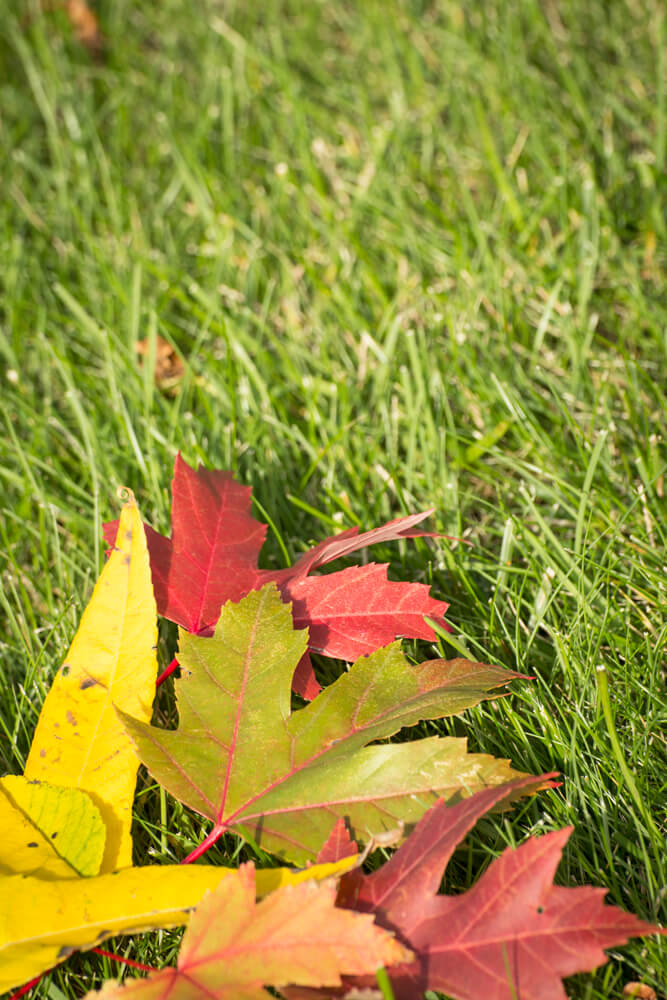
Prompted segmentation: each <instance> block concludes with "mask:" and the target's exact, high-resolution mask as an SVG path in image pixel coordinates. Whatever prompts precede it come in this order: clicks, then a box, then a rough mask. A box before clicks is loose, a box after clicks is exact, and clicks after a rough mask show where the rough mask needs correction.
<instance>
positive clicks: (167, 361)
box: [134, 334, 185, 393]
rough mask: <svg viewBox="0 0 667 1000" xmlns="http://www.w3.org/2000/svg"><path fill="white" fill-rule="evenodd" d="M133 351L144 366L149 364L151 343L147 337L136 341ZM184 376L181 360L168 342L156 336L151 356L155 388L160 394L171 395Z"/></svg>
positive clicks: (183, 365) (183, 366)
mask: <svg viewBox="0 0 667 1000" xmlns="http://www.w3.org/2000/svg"><path fill="white" fill-rule="evenodd" d="M134 349H135V351H136V352H137V354H138V355H139V357H140V358H141V359H142V361H143V363H144V364H146V363H150V357H151V341H150V339H149V338H148V337H147V338H146V339H145V340H138V341H137V342H136V344H135V345H134ZM184 375H185V364H184V362H183V359H182V358H181V357H180V355H178V354H177V353H176V351H175V350H174V348H173V347H172V346H171V344H170V343H169V341H168V340H165V339H164V337H161V336H160V335H159V334H158V335H157V337H156V338H155V348H154V355H153V378H154V380H155V384H156V386H157V387H158V389H160V390H161V391H162V392H166V393H172V392H173V391H174V390H175V389H176V388H177V387H178V386H179V384H180V382H181V380H182V378H183V376H184Z"/></svg>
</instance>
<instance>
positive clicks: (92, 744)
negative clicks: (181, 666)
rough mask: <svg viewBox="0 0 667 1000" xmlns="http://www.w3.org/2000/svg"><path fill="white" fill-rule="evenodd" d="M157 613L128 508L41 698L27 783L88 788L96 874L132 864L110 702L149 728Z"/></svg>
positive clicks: (126, 777) (120, 736)
mask: <svg viewBox="0 0 667 1000" xmlns="http://www.w3.org/2000/svg"><path fill="white" fill-rule="evenodd" d="M156 643H157V609H156V605H155V598H154V596H153V586H152V581H151V573H150V566H149V560H148V550H147V547H146V536H145V532H144V529H143V525H142V523H141V518H140V516H139V511H138V509H137V506H136V504H135V503H134V502H130V503H127V504H125V506H124V507H123V510H122V512H121V516H120V522H119V526H118V534H117V537H116V544H115V546H114V549H113V551H112V553H111V555H110V557H109V559H108V560H107V563H106V565H105V566H104V569H103V570H102V573H101V575H100V578H99V580H98V581H97V584H96V586H95V590H94V591H93V596H92V598H91V600H90V603H89V604H88V607H87V608H86V609H85V611H84V613H83V616H82V618H81V624H80V625H79V629H78V631H77V633H76V635H75V636H74V640H73V642H72V645H71V647H70V649H69V652H68V654H67V656H66V658H65V662H64V664H63V665H62V667H61V669H60V671H59V672H58V674H57V675H56V677H55V680H54V682H53V685H52V687H51V690H50V691H49V694H48V695H47V698H46V701H45V702H44V706H43V708H42V713H41V715H40V718H39V722H38V723H37V730H36V732H35V738H34V740H33V743H32V747H31V750H30V755H29V757H28V761H27V764H26V768H25V776H26V778H28V779H31V780H33V779H37V780H40V781H48V782H52V783H54V784H57V785H61V786H69V787H72V788H80V789H83V790H84V791H87V792H88V793H89V794H90V796H91V797H92V799H93V801H94V802H95V804H96V805H97V806H98V808H99V810H100V812H101V813H102V818H103V820H104V824H105V826H106V830H107V837H106V848H105V852H104V858H103V861H102V866H101V869H100V870H101V871H102V872H109V871H114V870H116V869H118V868H125V867H129V866H130V865H131V864H132V840H131V835H130V826H131V822H132V801H133V798H134V788H135V784H136V775H137V767H138V764H139V760H138V757H137V755H136V752H135V750H134V747H133V745H132V742H131V741H130V739H129V737H128V736H127V734H126V732H125V730H124V728H123V726H122V725H121V724H120V722H119V721H118V719H117V716H116V713H115V711H114V707H113V706H114V704H115V705H116V706H117V707H118V708H121V709H122V710H123V711H124V712H126V713H127V714H128V715H130V716H132V717H133V718H135V719H138V720H141V721H142V722H149V721H150V718H151V706H152V702H153V695H154V693H155V678H156V673H157V656H156Z"/></svg>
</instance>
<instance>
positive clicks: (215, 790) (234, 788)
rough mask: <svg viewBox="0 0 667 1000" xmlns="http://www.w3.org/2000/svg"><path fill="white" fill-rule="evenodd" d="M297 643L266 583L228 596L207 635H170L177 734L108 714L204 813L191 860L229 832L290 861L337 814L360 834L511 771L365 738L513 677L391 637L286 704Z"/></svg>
mask: <svg viewBox="0 0 667 1000" xmlns="http://www.w3.org/2000/svg"><path fill="white" fill-rule="evenodd" d="M306 641H307V639H306V635H305V632H303V631H301V632H299V631H295V630H294V627H293V623H292V617H291V614H290V609H289V607H288V606H287V605H286V604H284V603H283V602H282V600H281V598H280V594H279V593H278V591H277V589H276V587H275V585H274V584H268V585H267V586H266V587H264V588H263V589H262V590H260V591H252V592H251V593H250V594H248V596H247V597H245V598H243V599H242V600H241V601H240V602H239V603H238V604H234V603H232V602H228V603H227V604H226V605H225V606H224V608H223V610H222V614H221V616H220V621H219V622H218V625H217V627H216V630H215V634H214V636H212V637H204V636H194V635H192V634H190V633H188V632H185V631H181V633H180V651H179V654H178V655H179V660H180V662H181V667H182V676H181V678H180V679H179V680H177V681H176V685H175V686H176V698H177V703H178V711H179V728H178V729H177V730H175V731H173V730H164V729H159V728H157V727H155V726H150V725H146V724H144V723H142V722H140V721H138V720H137V719H133V718H130V717H128V716H127V715H126V714H124V713H123V712H119V716H120V717H121V718H122V720H123V722H124V723H125V725H126V728H127V731H128V733H129V735H130V736H131V737H132V739H133V740H134V742H135V744H136V746H137V749H138V752H139V755H140V757H141V760H142V762H143V763H144V764H145V765H146V767H147V768H148V769H149V771H150V772H151V774H152V775H153V777H154V778H155V779H156V780H157V781H159V782H160V784H162V785H163V786H164V787H165V788H166V789H167V790H168V791H169V792H171V794H172V795H174V796H175V797H176V798H178V799H180V800H181V801H182V802H184V803H185V804H186V805H188V806H190V807H191V808H193V809H195V810H197V811H198V812H199V813H201V814H202V815H204V816H207V817H209V818H210V819H211V820H213V821H214V824H215V825H214V828H213V830H212V831H211V833H210V834H209V836H208V837H207V838H206V839H205V841H204V842H203V844H202V845H200V847H199V848H198V849H197V851H196V852H195V853H194V854H193V855H191V856H190V858H189V860H192V859H193V858H194V857H197V856H198V855H199V853H203V851H204V850H206V849H207V847H209V846H210V845H211V844H212V843H213V842H214V841H215V840H216V839H217V838H218V837H219V836H221V834H222V833H223V832H224V831H226V830H234V831H236V832H238V833H240V834H242V835H243V836H245V837H246V838H249V839H251V840H254V841H255V842H257V843H259V844H261V845H262V847H264V848H265V849H266V850H269V851H272V852H273V853H275V854H278V855H279V856H281V857H286V858H289V859H291V860H293V861H296V862H297V863H302V862H304V861H307V860H310V859H313V858H314V857H315V855H316V854H317V852H318V850H319V849H320V847H321V845H322V844H323V843H324V841H325V840H326V838H327V835H328V833H329V830H330V828H331V824H332V821H333V820H335V819H336V817H341V816H345V817H347V819H348V821H349V822H350V825H351V828H352V830H353V831H354V834H355V837H356V839H358V840H362V841H367V840H368V839H369V838H370V837H371V836H373V835H376V834H381V833H383V832H384V831H387V830H393V829H395V828H396V827H397V826H399V825H400V823H401V822H404V823H413V822H415V821H416V820H417V819H419V817H420V816H421V815H422V814H423V812H424V811H425V809H427V808H428V806H429V805H431V804H432V803H433V801H435V799H436V798H438V797H439V796H442V797H445V798H447V799H448V800H451V799H457V798H459V797H460V796H461V795H469V794H471V793H472V792H473V791H475V790H477V789H479V788H481V787H485V786H487V785H496V784H501V783H503V782H506V781H508V780H510V779H512V778H513V777H516V776H517V772H515V771H513V770H512V769H511V768H510V766H509V764H508V762H507V761H502V760H495V759H494V758H492V757H490V756H488V755H486V754H468V753H467V752H466V741H465V740H464V739H459V738H449V737H432V738H429V739H422V740H416V741H414V742H410V743H401V744H395V743H394V744H391V743H384V744H376V743H375V742H374V741H377V740H381V739H384V738H385V737H388V736H391V735H392V734H394V733H396V732H397V731H398V730H399V729H401V728H402V727H404V726H412V725H415V724H416V723H417V722H418V721H420V720H422V719H435V718H441V717H442V716H444V715H449V714H454V713H457V712H461V711H463V709H465V708H467V707H469V706H471V705H475V704H477V703H478V702H479V701H481V700H483V699H485V698H487V697H492V696H491V695H489V694H488V692H489V690H490V689H492V688H497V687H499V686H502V685H504V684H506V683H508V681H510V680H512V679H514V678H515V677H518V676H520V675H518V674H515V673H513V672H511V671H508V670H503V669H502V668H500V667H492V666H489V665H487V664H482V663H472V662H470V661H468V660H461V659H456V660H451V661H445V660H429V661H427V662H425V663H422V664H420V665H419V666H411V665H410V664H409V663H408V662H407V661H406V659H405V657H404V656H403V654H402V652H401V649H400V644H399V643H393V644H392V645H390V646H387V647H386V648H384V649H381V650H379V651H377V652H375V653H372V654H371V655H370V656H367V657H362V658H361V659H359V660H357V661H356V662H355V663H354V664H353V665H352V666H351V667H350V669H349V670H348V672H347V673H345V674H343V675H342V676H341V677H339V678H338V679H337V680H336V681H335V682H334V683H333V684H331V685H329V686H328V687H327V688H326V689H325V690H324V691H322V692H321V693H320V694H319V695H318V696H317V697H316V698H315V699H314V700H313V701H311V702H310V703H309V704H308V705H307V706H305V707H304V708H302V709H299V710H298V711H296V712H292V710H291V696H290V683H291V679H292V674H293V672H294V668H295V665H296V663H297V662H298V661H299V658H300V657H301V655H302V654H303V651H304V649H305V646H306ZM497 696H498V695H497V693H496V694H495V695H493V697H497ZM369 743H373V744H374V745H372V746H368V745H367V744H369ZM537 784H539V782H536V785H537Z"/></svg>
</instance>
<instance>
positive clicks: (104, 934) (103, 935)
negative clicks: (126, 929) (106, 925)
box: [95, 930, 113, 941]
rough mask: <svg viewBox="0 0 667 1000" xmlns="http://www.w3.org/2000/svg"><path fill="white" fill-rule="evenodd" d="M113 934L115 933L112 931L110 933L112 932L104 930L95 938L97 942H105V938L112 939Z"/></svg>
mask: <svg viewBox="0 0 667 1000" xmlns="http://www.w3.org/2000/svg"><path fill="white" fill-rule="evenodd" d="M112 933H113V932H112V931H110V930H103V931H100V932H99V933H98V935H97V937H96V938H95V940H96V941H104V939H105V938H108V937H111V934H112Z"/></svg>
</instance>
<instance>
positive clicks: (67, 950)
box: [58, 944, 79, 962]
mask: <svg viewBox="0 0 667 1000" xmlns="http://www.w3.org/2000/svg"><path fill="white" fill-rule="evenodd" d="M78 950H79V949H78V948H72V946H71V945H69V944H64V945H63V946H62V948H61V949H60V951H59V952H58V961H59V962H62V960H63V959H64V958H69V957H70V955H73V954H74V953H75V952H76V951H78Z"/></svg>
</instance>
